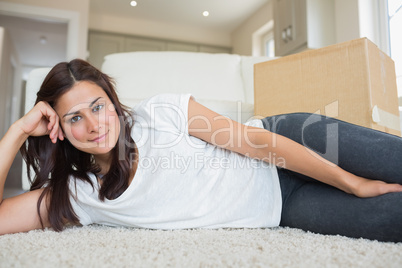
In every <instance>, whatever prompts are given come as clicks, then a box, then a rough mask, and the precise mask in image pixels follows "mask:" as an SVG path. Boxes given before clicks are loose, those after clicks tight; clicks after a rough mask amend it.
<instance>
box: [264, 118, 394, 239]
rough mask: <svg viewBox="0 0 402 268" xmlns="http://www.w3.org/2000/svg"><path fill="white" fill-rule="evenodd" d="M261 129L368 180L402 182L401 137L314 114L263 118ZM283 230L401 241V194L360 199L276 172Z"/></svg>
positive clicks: (302, 178)
mask: <svg viewBox="0 0 402 268" xmlns="http://www.w3.org/2000/svg"><path fill="white" fill-rule="evenodd" d="M262 121H263V124H264V128H265V129H267V130H269V131H272V132H275V133H278V134H280V135H283V136H285V137H288V138H290V139H292V140H294V141H296V142H298V143H300V144H302V145H304V146H306V147H308V148H310V149H312V150H314V151H315V152H317V153H319V154H320V155H321V156H323V157H324V158H326V159H327V160H329V161H331V162H333V163H336V164H337V165H339V166H340V167H342V168H343V169H345V170H347V171H349V172H351V173H353V174H356V175H358V176H362V177H365V178H368V179H377V180H383V181H385V182H393V183H400V184H402V138H400V137H397V136H394V135H390V134H387V133H383V132H380V131H376V130H372V129H368V128H364V127H360V126H357V125H353V124H350V123H346V122H343V121H340V120H337V119H334V118H328V117H325V116H321V115H316V114H308V113H294V114H285V115H277V116H272V117H267V118H264V119H263V120H262ZM278 173H279V181H280V185H281V191H282V201H283V209H282V217H281V223H280V225H281V226H289V227H294V228H300V229H303V230H306V231H311V232H315V233H321V234H330V235H336V234H339V235H344V236H349V237H356V238H360V237H363V238H368V239H375V240H380V241H393V242H402V193H389V194H385V195H382V196H378V197H374V198H359V197H356V196H354V195H350V194H347V193H345V192H343V191H341V190H338V189H336V188H334V187H332V186H329V185H326V184H324V183H321V182H319V181H316V180H314V179H312V178H310V177H307V176H304V175H301V174H299V173H296V172H293V171H290V170H287V169H283V168H282V169H281V168H278Z"/></svg>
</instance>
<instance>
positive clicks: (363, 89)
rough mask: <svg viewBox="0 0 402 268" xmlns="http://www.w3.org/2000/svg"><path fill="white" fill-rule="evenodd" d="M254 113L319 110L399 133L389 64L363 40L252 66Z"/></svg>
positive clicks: (329, 114)
mask: <svg viewBox="0 0 402 268" xmlns="http://www.w3.org/2000/svg"><path fill="white" fill-rule="evenodd" d="M254 69H255V70H254V85H255V88H254V90H255V92H254V98H255V100H254V104H255V110H254V111H255V115H256V116H270V115H276V114H284V113H293V112H310V113H320V114H323V115H326V116H331V117H335V118H338V119H341V120H344V121H347V122H350V123H353V124H357V125H360V126H365V127H369V128H373V129H377V130H380V131H385V132H388V133H391V134H395V135H399V136H400V135H401V131H400V122H399V109H398V97H397V88H396V75H395V66H394V62H393V61H392V59H391V58H390V57H388V56H387V55H386V54H385V53H383V52H382V51H380V50H379V49H378V47H377V46H376V45H375V44H373V43H372V42H371V41H369V40H368V39H367V38H361V39H356V40H352V41H348V42H345V43H340V44H336V45H332V46H328V47H325V48H320V49H315V50H310V51H306V52H302V53H298V54H294V55H290V56H286V57H283V58H279V59H276V60H272V61H268V62H263V63H259V64H256V65H255V67H254Z"/></svg>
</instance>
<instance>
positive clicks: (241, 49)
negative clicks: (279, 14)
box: [232, 0, 274, 56]
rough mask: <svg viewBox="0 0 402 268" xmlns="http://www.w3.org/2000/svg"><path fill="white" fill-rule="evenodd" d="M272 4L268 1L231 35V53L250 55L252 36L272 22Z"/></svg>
mask: <svg viewBox="0 0 402 268" xmlns="http://www.w3.org/2000/svg"><path fill="white" fill-rule="evenodd" d="M273 18H274V16H273V9H272V2H271V1H270V0H268V1H267V3H266V4H265V5H264V6H262V7H261V8H260V9H259V10H258V11H257V12H255V13H254V14H253V15H252V16H251V17H250V18H248V19H247V20H246V21H245V22H244V23H243V24H242V25H240V26H239V27H238V28H237V29H236V30H235V31H234V32H233V33H232V52H233V53H234V54H240V55H249V56H251V55H252V51H253V42H252V40H253V34H254V33H255V32H256V31H258V29H260V28H261V27H263V26H264V25H266V24H267V23H269V22H270V21H271V20H273Z"/></svg>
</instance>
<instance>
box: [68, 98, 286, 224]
mask: <svg viewBox="0 0 402 268" xmlns="http://www.w3.org/2000/svg"><path fill="white" fill-rule="evenodd" d="M190 97H191V96H190V95H189V94H188V95H180V94H162V95H157V96H155V97H152V98H149V99H147V100H144V101H143V102H141V103H140V104H138V105H137V106H135V107H134V109H133V112H134V122H135V123H134V127H133V132H132V137H133V139H134V141H135V142H136V145H137V147H138V150H139V165H138V168H137V171H136V174H135V176H134V179H133V181H132V182H131V184H130V185H129V187H128V188H127V189H126V191H125V192H124V193H123V194H122V195H121V196H119V197H118V198H116V199H114V200H107V199H106V200H105V201H104V202H102V201H100V200H99V199H98V190H99V185H98V182H97V180H96V177H95V175H93V174H90V178H91V180H92V182H93V184H94V185H95V191H94V190H93V188H92V187H91V186H90V185H89V184H88V183H86V182H83V181H81V180H77V182H76V185H75V184H74V183H73V181H74V179H70V189H71V191H72V193H73V197H72V198H70V200H71V203H72V206H73V210H74V211H75V213H76V214H77V216H78V217H79V219H80V223H81V224H83V225H86V224H91V223H99V224H105V225H112V226H132V227H143V228H152V229H183V228H221V227H234V228H236V227H248V228H253V227H273V226H278V225H279V222H280V216H281V209H282V200H281V191H280V185H279V178H278V173H277V170H276V167H275V166H273V165H270V164H268V163H266V162H263V161H259V160H256V159H251V158H249V157H245V156H243V155H240V154H238V153H235V152H231V151H229V150H225V149H221V148H219V147H216V146H214V145H211V144H209V143H206V142H204V141H202V140H200V139H198V138H196V137H193V136H190V135H189V134H188V127H187V126H188V102H189V98H190ZM249 125H252V126H257V127H262V122H261V120H253V121H251V122H250V123H249Z"/></svg>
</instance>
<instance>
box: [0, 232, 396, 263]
mask: <svg viewBox="0 0 402 268" xmlns="http://www.w3.org/2000/svg"><path fill="white" fill-rule="evenodd" d="M166 266H173V267H402V243H397V244H395V243H381V242H377V241H370V240H365V239H350V238H346V237H341V236H324V235H317V234H312V233H306V232H303V231H300V230H297V229H290V228H273V229H219V230H200V229H197V230H175V231H160V230H144V229H131V228H111V227H105V226H99V225H93V226H87V227H73V228H68V229H67V230H65V231H63V232H61V233H57V232H54V231H51V230H45V231H41V230H36V231H31V232H28V233H20V234H12V235H4V236H0V267H41V268H44V267H57V268H61V267H97V268H98V267H166Z"/></svg>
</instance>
